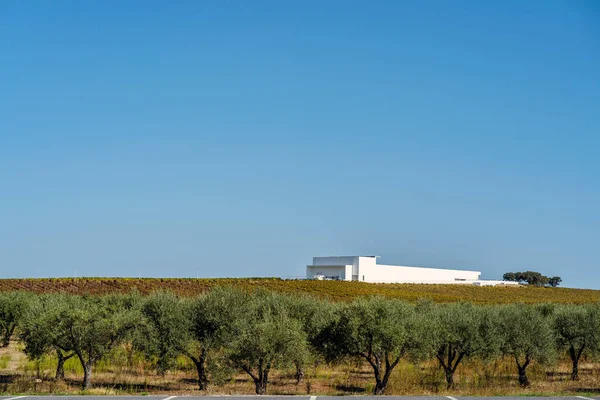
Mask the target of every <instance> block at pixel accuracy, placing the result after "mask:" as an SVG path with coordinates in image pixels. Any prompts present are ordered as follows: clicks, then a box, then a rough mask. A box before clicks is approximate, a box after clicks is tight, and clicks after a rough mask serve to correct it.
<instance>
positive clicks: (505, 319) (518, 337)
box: [498, 304, 556, 387]
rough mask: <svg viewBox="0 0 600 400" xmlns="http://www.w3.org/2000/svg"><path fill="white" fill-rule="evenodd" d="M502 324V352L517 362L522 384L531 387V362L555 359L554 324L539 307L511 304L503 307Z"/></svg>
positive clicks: (500, 314) (500, 321)
mask: <svg viewBox="0 0 600 400" xmlns="http://www.w3.org/2000/svg"><path fill="white" fill-rule="evenodd" d="M498 322H499V325H498V326H499V328H500V332H501V335H502V344H501V349H502V352H503V354H505V355H507V356H510V357H512V358H513V359H514V360H515V362H516V364H517V371H518V374H519V384H520V385H521V386H523V387H526V386H529V378H528V377H527V367H528V366H529V365H530V364H531V362H533V361H538V362H548V361H550V360H551V359H553V357H554V356H555V351H556V346H555V342H556V337H555V335H554V332H553V330H552V327H551V320H550V318H549V317H546V316H544V315H543V314H542V312H540V311H539V310H537V309H536V308H535V307H531V306H526V305H523V304H511V305H507V306H502V307H500V311H499V321H498Z"/></svg>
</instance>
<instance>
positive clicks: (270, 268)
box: [0, 0, 600, 288]
mask: <svg viewBox="0 0 600 400" xmlns="http://www.w3.org/2000/svg"><path fill="white" fill-rule="evenodd" d="M346 254H348V255H352V254H378V255H380V256H382V259H381V262H384V263H389V264H404V265H422V266H436V267H444V268H469V269H470V268H474V269H479V270H481V271H483V273H484V277H486V278H499V277H500V276H501V275H502V273H504V272H506V271H514V270H517V271H519V270H527V269H531V270H539V271H541V272H542V273H544V274H547V275H560V276H562V277H563V279H564V284H565V285H566V286H574V287H593V288H600V272H599V271H600V6H599V3H598V2H596V1H579V0H573V1H551V0H549V1H527V2H522V1H496V2H481V1H465V2H463V1H455V2H448V1H440V2H432V1H424V2H421V1H416V2H412V3H411V2H404V1H361V2H356V1H354V2H353V1H260V0H257V1H253V2H249V1H214V2H211V1H162V2H153V1H122V0H118V1H116V0H115V1H105V0H101V1H100V0H99V1H61V0H58V1H45V2H44V1H42V2H39V1H16V0H15V1H11V0H5V1H1V2H0V271H1V275H2V276H3V277H41V276H72V275H73V274H74V273H75V271H76V273H77V275H78V276H83V275H85V276H137V275H142V276H165V277H174V276H192V277H195V276H201V277H203V276H207V277H208V276H210V277H215V276H218V277H223V276H299V275H303V274H304V266H305V265H306V264H308V263H310V262H311V257H312V256H315V255H346Z"/></svg>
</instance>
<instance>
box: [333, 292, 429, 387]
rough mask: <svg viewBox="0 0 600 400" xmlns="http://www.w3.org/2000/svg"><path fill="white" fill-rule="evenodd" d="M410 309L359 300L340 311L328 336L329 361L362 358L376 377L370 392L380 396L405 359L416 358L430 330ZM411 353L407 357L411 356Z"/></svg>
mask: <svg viewBox="0 0 600 400" xmlns="http://www.w3.org/2000/svg"><path fill="white" fill-rule="evenodd" d="M419 322H420V319H419V318H417V315H416V313H415V309H414V307H413V306H411V305H409V304H407V303H404V302H402V301H398V300H391V299H385V298H381V297H372V298H361V299H357V300H355V301H353V302H352V303H350V304H349V305H347V306H346V307H344V308H343V309H342V311H341V315H340V317H339V320H338V321H336V322H335V324H334V325H332V327H331V329H330V333H329V337H328V340H327V341H328V348H327V351H328V352H329V356H330V358H335V357H342V356H353V357H361V358H364V359H365V360H366V361H367V362H368V363H369V365H370V366H371V368H372V369H373V374H374V376H375V387H374V389H373V393H374V394H376V395H381V394H383V393H384V392H385V389H386V388H387V385H388V381H389V378H390V375H391V373H392V371H393V370H394V368H395V367H396V365H398V362H399V361H400V359H402V358H403V357H404V356H407V355H412V356H416V355H417V354H418V353H419V351H420V350H422V348H423V344H422V343H426V341H423V342H421V340H422V339H423V337H424V336H426V335H427V333H428V332H430V329H423V325H422V324H420V323H419ZM411 352H412V354H409V353H411Z"/></svg>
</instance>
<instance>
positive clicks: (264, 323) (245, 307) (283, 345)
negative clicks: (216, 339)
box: [221, 291, 308, 395]
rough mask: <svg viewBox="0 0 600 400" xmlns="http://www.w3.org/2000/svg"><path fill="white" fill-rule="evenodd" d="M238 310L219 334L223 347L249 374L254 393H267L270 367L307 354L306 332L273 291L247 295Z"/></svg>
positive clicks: (234, 362)
mask: <svg viewBox="0 0 600 400" xmlns="http://www.w3.org/2000/svg"><path fill="white" fill-rule="evenodd" d="M237 311H238V313H237V315H236V317H237V318H235V319H233V320H231V322H232V323H231V324H228V325H227V330H228V332H227V333H226V334H224V335H222V336H221V337H226V338H227V344H226V346H225V351H226V353H227V356H228V358H229V360H230V362H231V363H232V364H233V365H234V366H235V367H237V368H239V369H241V370H242V371H244V372H246V373H247V374H248V375H249V376H250V377H251V378H252V380H253V381H254V385H255V390H256V394H259V395H262V394H266V392H267V383H268V377H269V372H270V371H271V369H272V368H276V367H279V366H285V365H287V364H290V365H291V364H293V363H294V362H295V361H297V360H304V359H305V358H306V356H307V351H308V348H307V340H306V333H305V332H304V330H303V329H302V326H301V324H300V322H299V321H298V320H297V319H294V318H292V317H291V316H290V315H289V311H288V310H287V308H286V306H285V303H284V302H283V301H282V298H281V295H278V294H275V293H270V292H265V291H258V292H254V293H252V294H250V295H247V301H245V302H244V303H243V304H240V305H239V308H238V310H237Z"/></svg>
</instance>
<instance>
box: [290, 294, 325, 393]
mask: <svg viewBox="0 0 600 400" xmlns="http://www.w3.org/2000/svg"><path fill="white" fill-rule="evenodd" d="M282 300H283V301H284V302H285V306H286V308H287V310H288V313H289V315H290V317H291V318H294V319H296V320H298V321H299V322H300V325H301V327H302V330H303V331H304V333H305V334H306V339H307V342H308V345H309V350H310V351H309V353H308V355H309V357H311V358H313V359H314V357H315V356H317V355H318V354H319V353H320V348H321V346H322V344H323V341H322V338H321V334H322V332H323V330H324V329H326V328H327V326H328V325H329V324H330V323H331V322H332V321H333V315H334V312H335V309H336V307H335V305H334V304H333V303H331V302H329V301H326V300H321V299H317V298H315V297H310V296H300V297H296V296H289V295H288V296H283V295H282ZM303 361H305V360H295V361H294V365H295V367H296V382H297V383H299V382H300V381H301V380H302V379H303V378H304V367H303V364H304V363H303Z"/></svg>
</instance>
